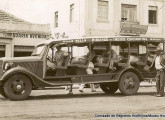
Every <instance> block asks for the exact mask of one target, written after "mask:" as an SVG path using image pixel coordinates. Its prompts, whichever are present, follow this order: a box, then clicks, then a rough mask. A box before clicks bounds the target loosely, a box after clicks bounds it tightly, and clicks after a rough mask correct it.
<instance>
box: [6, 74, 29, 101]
mask: <svg viewBox="0 0 165 120" xmlns="http://www.w3.org/2000/svg"><path fill="white" fill-rule="evenodd" d="M31 90H32V84H31V82H30V80H29V78H28V77H27V76H25V75H22V74H15V75H12V76H11V77H9V79H8V80H7V81H6V83H5V85H4V91H5V94H6V96H7V97H8V98H9V99H11V100H24V99H26V98H27V97H28V96H29V95H30V93H31Z"/></svg>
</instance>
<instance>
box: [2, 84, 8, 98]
mask: <svg viewBox="0 0 165 120" xmlns="http://www.w3.org/2000/svg"><path fill="white" fill-rule="evenodd" d="M0 94H1V95H2V96H3V97H5V98H7V96H6V94H5V91H4V88H3V86H0Z"/></svg>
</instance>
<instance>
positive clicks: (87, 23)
mask: <svg viewBox="0 0 165 120" xmlns="http://www.w3.org/2000/svg"><path fill="white" fill-rule="evenodd" d="M97 1H98V0H60V1H59V2H58V3H57V4H56V3H54V4H52V6H50V9H51V12H50V13H51V16H52V21H51V23H53V25H51V30H52V34H54V33H57V32H59V33H60V34H62V33H63V32H65V33H66V34H67V35H68V36H69V37H81V36H113V35H120V34H119V33H120V20H121V4H130V5H137V21H139V22H140V25H148V32H147V33H146V35H141V36H149V37H163V36H164V37H165V12H164V17H163V9H165V8H164V7H163V1H162V0H109V13H108V14H109V16H108V21H105V22H100V21H98V20H97V10H98V9H97V7H98V2H97ZM52 2H53V1H52ZM73 3H74V4H75V9H74V12H75V14H74V18H75V19H74V22H73V23H70V21H69V17H70V5H71V4H73ZM149 6H157V7H158V24H156V25H151V24H148V8H149ZM56 11H59V27H58V28H54V13H55V12H56ZM164 11H165V10H164ZM163 22H164V23H163ZM52 26H53V27H52ZM163 31H164V34H163Z"/></svg>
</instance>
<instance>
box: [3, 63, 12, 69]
mask: <svg viewBox="0 0 165 120" xmlns="http://www.w3.org/2000/svg"><path fill="white" fill-rule="evenodd" d="M12 65H13V63H6V64H5V69H4V70H5V71H7V70H9V69H10V68H11V67H12Z"/></svg>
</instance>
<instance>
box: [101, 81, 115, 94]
mask: <svg viewBox="0 0 165 120" xmlns="http://www.w3.org/2000/svg"><path fill="white" fill-rule="evenodd" d="M100 88H101V89H102V90H103V91H104V92H105V93H106V94H113V93H115V92H116V91H117V90H118V83H117V82H115V83H102V84H100Z"/></svg>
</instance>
